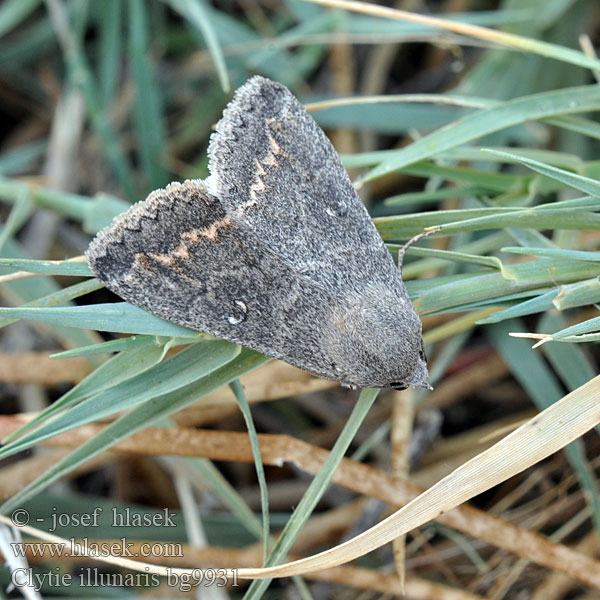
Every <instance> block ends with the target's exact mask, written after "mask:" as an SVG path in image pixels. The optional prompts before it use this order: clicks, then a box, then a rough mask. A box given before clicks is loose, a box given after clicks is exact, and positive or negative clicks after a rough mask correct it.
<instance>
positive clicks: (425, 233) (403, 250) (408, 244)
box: [398, 227, 442, 268]
mask: <svg viewBox="0 0 600 600" xmlns="http://www.w3.org/2000/svg"><path fill="white" fill-rule="evenodd" d="M441 229H442V228H441V227H432V228H431V229H426V230H425V231H422V232H421V233H417V235H415V236H413V237H411V238H410V240H408V242H406V244H404V246H402V248H400V250H398V267H400V268H401V267H402V261H403V260H404V254H405V253H406V251H407V250H408V249H409V248H410V247H411V246H412V245H413V244H414V243H415V242H418V241H419V240H420V239H421V238H424V237H427V236H428V235H431V234H432V233H436V232H438V231H440V230H441Z"/></svg>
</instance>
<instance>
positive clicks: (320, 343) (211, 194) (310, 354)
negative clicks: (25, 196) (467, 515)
mask: <svg viewBox="0 0 600 600" xmlns="http://www.w3.org/2000/svg"><path fill="white" fill-rule="evenodd" d="M208 152H209V159H210V162H209V169H210V176H209V177H208V178H207V179H205V180H201V179H194V180H188V181H185V182H184V183H171V184H170V185H168V186H167V187H166V188H165V189H160V190H156V191H154V192H152V193H151V194H150V195H149V196H148V198H147V199H146V200H144V201H142V202H138V203H137V204H135V205H133V206H132V207H131V208H130V209H129V210H128V211H126V212H125V213H123V214H121V215H119V216H117V217H116V218H115V219H114V221H113V222H112V224H111V225H110V226H108V227H107V228H105V229H104V230H102V231H100V232H99V233H98V234H97V236H96V237H95V238H94V240H92V242H91V244H90V246H89V248H88V250H87V252H86V257H87V259H88V261H89V264H90V266H91V268H92V270H93V271H94V273H95V274H96V275H97V277H98V278H99V279H100V280H101V281H102V282H103V283H104V284H105V286H106V287H107V288H108V289H109V290H112V291H113V292H115V293H116V294H117V295H119V296H120V297H121V298H123V299H125V300H126V301H128V302H130V303H131V304H134V305H136V306H138V307H141V308H143V309H144V310H147V311H148V312H150V313H152V314H154V315H156V316H158V317H161V318H163V319H166V320H168V321H172V322H174V323H177V324H179V325H184V326H187V327H190V328H192V329H195V330H199V331H203V332H206V333H209V334H211V335H214V336H217V337H220V338H225V339H227V340H229V341H232V342H235V343H238V344H243V345H245V346H248V347H249V348H252V349H254V350H257V351H259V352H262V353H264V354H268V355H270V356H273V357H276V358H279V359H281V360H284V361H286V362H288V363H290V364H292V365H295V366H297V367H300V368H301V369H304V370H305V371H308V372H310V373H312V374H314V375H317V376H319V377H323V378H326V379H330V380H334V381H338V382H340V383H342V384H343V385H345V386H350V387H355V386H358V387H377V388H394V389H404V388H407V387H418V386H420V387H427V388H428V387H429V385H428V384H427V382H426V379H427V366H426V357H425V353H424V349H423V339H422V337H421V321H420V320H419V317H418V316H417V314H416V312H415V309H414V306H413V304H412V302H411V300H410V298H409V297H408V293H407V291H406V288H405V286H404V283H403V281H402V254H403V253H401V255H400V257H399V260H398V266H396V264H395V263H394V260H393V258H392V256H391V255H390V253H389V251H388V250H387V248H386V246H385V244H384V242H383V240H382V239H381V237H380V236H379V234H378V232H377V230H376V229H375V226H374V224H373V222H372V221H371V218H370V217H369V214H368V213H367V210H366V208H365V207H364V205H363V204H362V202H361V201H360V199H359V197H358V196H357V194H356V192H355V191H354V188H353V187H352V183H351V182H350V178H349V177H348V174H347V173H346V171H345V170H344V168H343V166H342V164H341V162H340V159H339V157H338V155H337V154H336V152H335V150H334V148H333V146H332V144H331V143H330V141H329V139H328V138H327V136H326V135H325V133H324V132H323V131H322V130H321V129H320V128H319V126H318V125H317V124H316V123H315V121H314V120H313V118H312V117H311V116H310V115H309V114H308V113H307V112H306V110H305V109H304V108H303V106H302V105H301V104H300V102H298V100H297V99H296V98H295V97H294V96H293V95H292V93H291V92H290V91H289V90H288V89H287V88H286V87H285V86H283V85H281V84H279V83H275V82H273V81H270V80H268V79H265V78H263V77H259V76H256V77H253V78H251V79H250V80H249V81H248V82H247V83H246V84H245V85H244V86H243V87H241V88H240V89H238V90H237V92H236V93H235V96H234V98H233V100H232V101H231V103H230V104H229V105H228V107H227V108H226V109H225V111H224V113H223V117H222V119H221V120H220V121H219V123H218V124H217V126H216V132H215V133H213V135H212V137H211V140H210V144H209V149H208Z"/></svg>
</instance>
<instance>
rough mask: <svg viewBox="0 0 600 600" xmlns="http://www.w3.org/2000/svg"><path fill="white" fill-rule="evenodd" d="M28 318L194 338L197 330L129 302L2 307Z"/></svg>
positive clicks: (1, 313) (11, 315) (1, 310)
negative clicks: (52, 306)
mask: <svg viewBox="0 0 600 600" xmlns="http://www.w3.org/2000/svg"><path fill="white" fill-rule="evenodd" d="M3 316H4V317H8V318H19V319H28V320H30V321H40V322H42V323H49V324H53V325H63V326H65V327H77V328H81V329H95V330H96V331H112V332H115V333H144V334H146V335H166V336H175V337H188V338H195V337H197V336H198V332H197V331H194V330H192V329H188V328H187V327H182V326H181V325H175V323H170V322H169V321H165V320H164V319H160V318H159V317H155V316H154V315H151V314H150V313H149V312H146V311H145V310H142V309H141V308H138V307H137V306H133V305H132V304H129V303H127V302H110V303H107V304H91V305H89V306H68V307H57V308H29V307H19V308H0V317H3Z"/></svg>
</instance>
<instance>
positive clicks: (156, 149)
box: [127, 0, 167, 191]
mask: <svg viewBox="0 0 600 600" xmlns="http://www.w3.org/2000/svg"><path fill="white" fill-rule="evenodd" d="M127 6H128V7H129V58H130V65H131V73H132V78H133V81H134V85H135V90H136V101H135V103H134V117H135V119H134V122H135V133H136V137H137V145H136V146H137V148H139V152H140V157H141V164H142V168H143V171H144V175H145V180H146V182H147V184H148V187H149V190H148V191H150V190H154V189H157V188H159V187H162V186H164V185H165V184H166V183H167V173H166V171H165V168H164V164H165V160H166V157H165V149H166V147H167V143H166V137H165V131H164V127H163V116H162V106H161V104H162V102H161V97H160V84H159V81H158V80H157V78H156V76H155V74H154V72H153V69H152V65H151V63H150V57H149V55H150V47H149V36H150V33H149V30H148V23H147V19H146V7H145V3H143V2H142V0H130V1H129V3H128V4H127Z"/></svg>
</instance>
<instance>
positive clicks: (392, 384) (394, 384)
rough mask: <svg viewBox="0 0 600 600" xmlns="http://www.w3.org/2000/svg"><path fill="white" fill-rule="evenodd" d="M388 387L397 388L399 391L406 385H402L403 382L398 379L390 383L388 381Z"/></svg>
mask: <svg viewBox="0 0 600 600" xmlns="http://www.w3.org/2000/svg"><path fill="white" fill-rule="evenodd" d="M390 387H391V388H392V389H394V390H398V391H399V392H401V391H402V390H405V389H406V388H407V387H408V386H406V385H404V384H403V383H400V382H399V381H393V382H392V383H390Z"/></svg>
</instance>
